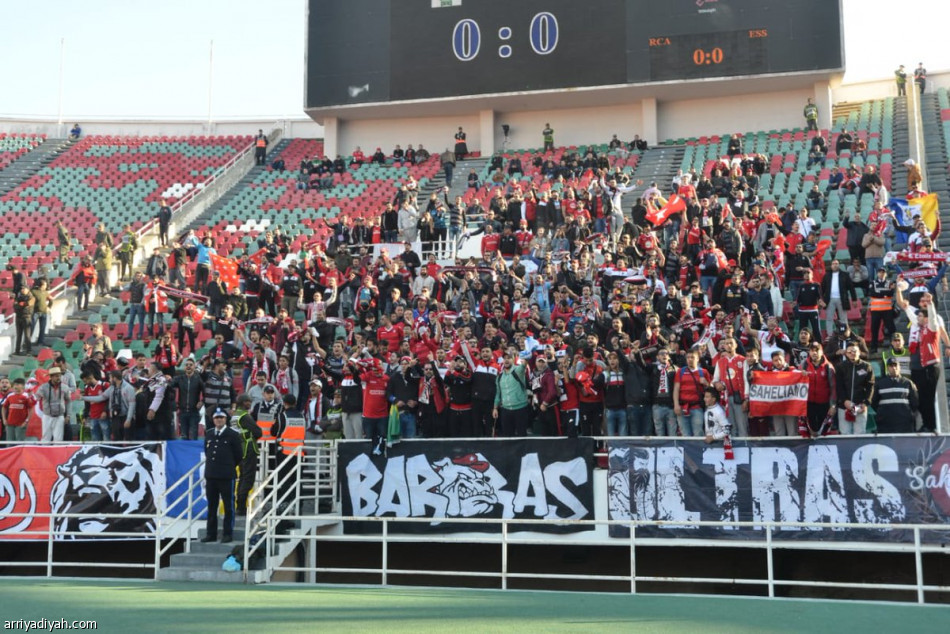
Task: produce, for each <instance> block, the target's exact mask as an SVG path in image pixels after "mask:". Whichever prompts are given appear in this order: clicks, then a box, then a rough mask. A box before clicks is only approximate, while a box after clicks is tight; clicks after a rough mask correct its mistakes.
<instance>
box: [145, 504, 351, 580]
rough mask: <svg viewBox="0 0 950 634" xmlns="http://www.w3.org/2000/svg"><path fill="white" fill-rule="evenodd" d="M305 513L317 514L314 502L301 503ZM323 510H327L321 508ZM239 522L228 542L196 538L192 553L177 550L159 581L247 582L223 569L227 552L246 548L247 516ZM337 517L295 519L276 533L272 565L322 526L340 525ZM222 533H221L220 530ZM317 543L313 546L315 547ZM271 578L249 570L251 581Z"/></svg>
mask: <svg viewBox="0 0 950 634" xmlns="http://www.w3.org/2000/svg"><path fill="white" fill-rule="evenodd" d="M301 507H302V508H301V514H302V515H315V514H316V510H315V509H314V507H313V503H312V502H307V501H302V502H301ZM321 512H327V511H326V510H322V509H321ZM236 519H237V522H236V525H235V527H234V531H233V533H232V535H233V537H234V540H233V541H232V542H231V543H229V544H222V543H220V542H209V543H207V544H203V543H201V542H200V541H193V542H192V544H191V552H183V553H177V554H174V555H172V556H171V558H170V559H169V565H168V566H167V567H165V568H162V569H161V570H159V572H158V579H159V580H160V581H200V582H208V581H212V582H220V583H244V575H243V574H242V573H240V572H224V571H223V570H221V564H223V563H224V560H225V559H227V557H228V555H230V554H231V551H232V550H233V549H234V547H235V546H240V547H241V548H242V549H243V545H244V536H245V534H246V531H245V526H244V518H243V517H239V518H236ZM338 523H339V522H338V520H336V519H335V518H329V519H320V520H318V519H316V518H314V519H308V520H301V521H297V522H292V523H291V524H292V527H291V528H290V529H289V530H288V531H287V532H280V533H277V534H275V538H276V539H275V540H274V549H275V552H274V553H273V554H272V555H271V557H270V566H269V567H270V568H274V567H276V566H279V565H281V564H282V563H283V562H284V561H285V560H286V559H287V557H289V556H291V555H292V554H293V552H294V550H295V549H296V548H297V546H298V545H299V544H300V543H301V541H302V538H303V537H304V536H305V535H308V534H311V533H313V532H315V531H319V530H321V529H327V528H328V527H332V526H335V525H336V524H338ZM205 534H206V533H205V529H204V528H201V529H200V530H199V531H198V537H197V539H198V540H200V539H202V538H203V537H204V536H205ZM219 535H220V533H219ZM314 544H315V542H314V543H311V544H310V546H311V547H313V545H314ZM268 581H270V576H269V575H268V573H267V571H265V570H251V571H249V572H248V582H249V583H266V582H268Z"/></svg>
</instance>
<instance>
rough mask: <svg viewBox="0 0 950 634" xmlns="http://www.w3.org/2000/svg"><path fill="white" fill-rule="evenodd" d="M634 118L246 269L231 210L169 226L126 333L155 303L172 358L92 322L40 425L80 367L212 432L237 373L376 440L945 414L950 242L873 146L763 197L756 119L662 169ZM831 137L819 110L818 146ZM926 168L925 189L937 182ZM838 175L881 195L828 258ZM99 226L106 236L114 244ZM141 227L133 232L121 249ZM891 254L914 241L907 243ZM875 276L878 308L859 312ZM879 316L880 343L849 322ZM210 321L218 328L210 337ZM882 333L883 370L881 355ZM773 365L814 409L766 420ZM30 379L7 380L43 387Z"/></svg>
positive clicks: (96, 434) (95, 379)
mask: <svg viewBox="0 0 950 634" xmlns="http://www.w3.org/2000/svg"><path fill="white" fill-rule="evenodd" d="M848 137H851V135H850V134H848V132H847V131H845V132H843V133H841V134H839V135H838V136H837V139H836V145H837V149H838V152H839V155H840V154H841V153H843V152H844V151H845V150H851V152H852V154H851V155H852V156H854V155H855V154H856V153H857V154H859V153H860V152H861V150H860V149H859V148H856V147H854V145H853V143H854V139H853V137H851V139H850V141H849V139H848ZM615 141H616V139H613V140H612V141H611V146H610V151H609V152H606V153H596V152H593V151H591V152H589V153H587V154H586V155H584V156H578V155H570V154H566V155H564V157H563V158H561V159H560V160H558V161H556V162H555V160H554V159H553V154H552V153H551V152H550V151H547V152H545V153H542V154H540V155H538V156H537V157H536V158H535V159H534V162H533V163H532V167H533V168H535V169H537V170H540V172H541V173H542V174H543V176H544V180H543V182H542V183H541V184H540V185H532V184H531V183H529V182H527V181H524V180H522V179H520V178H512V177H514V176H515V175H519V176H520V175H521V174H522V173H523V171H524V168H525V167H526V166H523V165H522V164H521V161H520V159H512V160H510V161H506V159H505V158H504V157H502V156H500V155H499V156H496V157H493V158H492V159H491V170H490V171H491V173H492V174H500V175H501V176H500V178H498V180H497V181H496V180H495V179H494V177H493V178H492V180H493V182H494V183H496V184H497V186H496V187H495V188H494V192H493V195H492V197H491V199H490V200H488V201H484V204H483V202H482V201H480V200H479V199H478V198H472V199H471V200H469V201H468V202H465V199H464V198H463V197H462V196H459V197H456V198H454V200H450V199H449V196H448V192H449V189H448V187H446V188H445V189H443V190H442V191H440V192H437V193H434V194H432V196H431V198H430V199H428V200H420V199H419V196H418V185H417V184H416V183H415V182H414V181H412V180H411V179H410V180H409V181H407V182H406V183H405V184H403V185H401V186H400V187H399V188H398V189H397V191H396V192H395V193H394V196H393V199H392V201H391V202H390V203H388V204H386V205H385V207H384V208H382V209H378V210H376V211H378V213H377V214H372V216H373V217H372V220H371V221H369V222H365V221H364V220H363V219H362V218H356V219H355V220H352V219H350V218H348V217H343V216H339V217H337V218H336V219H334V221H333V222H332V223H330V224H329V228H330V235H329V238H328V239H327V240H326V241H315V242H313V243H311V244H310V245H309V246H308V247H307V248H305V249H303V250H301V251H300V252H294V249H293V248H292V245H293V244H294V242H295V238H296V237H297V236H294V235H288V234H287V233H282V232H280V231H279V230H273V231H266V232H265V233H262V234H261V235H260V237H259V239H258V242H257V247H258V250H257V251H256V252H254V253H248V254H245V255H243V256H242V257H241V258H239V259H238V260H237V266H236V275H232V274H231V273H229V271H228V270H226V269H223V268H222V266H221V265H220V263H219V262H220V261H216V257H218V256H225V257H226V256H228V255H229V254H227V253H221V252H217V251H216V247H215V244H216V241H217V240H216V238H217V236H215V235H214V234H213V233H207V234H202V235H196V234H195V232H193V231H192V232H188V233H187V234H185V235H184V236H181V237H179V238H178V239H171V240H170V241H169V246H168V247H167V248H165V249H161V248H156V249H155V251H154V253H153V255H152V257H151V258H150V259H149V260H148V261H147V262H146V263H145V266H144V269H143V270H139V271H137V272H135V273H134V275H132V273H131V267H125V268H127V269H129V270H127V271H123V276H125V275H132V278H131V280H130V281H128V284H127V285H126V286H125V287H124V289H123V290H124V291H126V292H127V293H128V295H127V297H128V306H129V313H128V315H129V317H128V320H129V322H128V330H127V337H128V338H129V339H131V338H133V337H134V336H135V334H136V333H135V329H134V325H135V322H136V321H137V322H138V333H137V334H138V338H140V339H142V338H145V339H149V340H150V341H151V342H152V343H153V344H154V347H153V348H152V353H151V355H147V354H145V353H138V354H136V355H134V356H133V358H131V359H116V358H115V355H114V353H113V342H111V341H110V340H109V338H108V337H107V336H105V335H104V334H103V332H102V329H101V326H96V327H94V328H93V331H92V335H91V336H90V337H88V338H87V339H86V341H85V349H86V352H87V358H86V359H85V361H84V362H83V363H82V364H81V365H80V367H79V368H76V369H75V370H70V369H69V368H67V367H66V364H65V361H64V360H63V359H58V360H57V361H56V364H55V366H56V367H57V368H60V372H59V373H57V376H60V377H62V378H60V379H59V380H60V381H62V382H63V383H66V384H67V388H66V389H62V390H59V391H57V392H56V394H55V395H52V396H50V395H49V393H50V392H51V390H50V389H47V390H46V393H45V394H46V397H45V398H44V397H43V396H42V395H37V398H39V400H40V401H41V402H40V407H41V410H42V411H43V413H44V416H43V428H44V432H43V435H44V439H60V438H62V434H63V424H64V422H65V421H64V420H63V419H64V418H65V416H64V415H63V414H62V412H63V411H65V410H66V409H67V408H66V407H65V406H60V405H62V404H60V403H54V402H53V401H55V399H57V398H63V399H64V401H63V404H66V403H68V399H69V398H70V393H72V390H71V389H69V387H70V386H72V387H74V388H76V389H78V390H79V392H80V394H81V396H80V398H82V399H83V401H85V402H86V403H87V407H86V420H87V421H88V423H87V426H88V427H89V429H90V430H91V433H92V437H93V438H95V439H108V438H110V437H112V438H115V439H128V440H139V439H173V438H177V437H181V438H196V437H198V435H199V422H200V421H201V420H202V416H201V412H202V411H204V412H205V417H206V418H210V414H211V413H213V412H216V411H218V410H221V411H223V412H231V411H234V410H235V408H236V406H237V405H238V395H239V394H240V393H243V394H244V395H246V397H242V398H241V401H240V409H241V412H242V416H243V414H249V416H250V419H253V420H257V419H259V418H260V416H261V411H262V408H263V411H264V412H265V414H267V413H272V411H273V410H272V408H273V407H275V403H276V404H277V405H276V407H278V408H280V409H281V410H283V409H286V410H287V412H288V413H292V414H294V415H300V416H302V417H303V418H304V420H305V425H306V429H307V430H308V432H309V433H310V434H312V435H317V436H319V435H323V434H325V433H328V432H334V433H337V434H341V435H342V436H343V437H345V438H348V439H350V438H367V439H372V440H373V441H374V442H375V443H376V445H377V448H378V449H380V450H381V449H382V447H383V445H384V441H385V440H386V438H387V437H390V438H391V437H392V436H394V435H398V436H399V437H401V438H413V437H493V436H502V437H508V436H524V435H526V434H527V433H529V432H530V433H534V434H539V435H546V436H578V435H585V436H587V435H590V436H601V435H605V434H609V435H621V436H622V435H661V436H673V435H682V436H706V437H707V440H712V439H719V438H721V437H722V436H723V434H724V432H723V431H722V428H723V424H724V423H723V417H722V413H723V412H725V413H727V414H728V416H727V422H728V424H729V426H731V434H732V435H735V436H766V435H770V434H771V435H775V436H789V435H796V434H802V435H804V436H806V437H807V436H815V435H819V434H825V433H835V432H838V433H843V434H850V433H864V432H865V430H866V427H865V425H866V423H867V418H868V408H869V407H873V408H874V409H875V410H876V411H877V413H878V416H877V430H878V431H879V432H913V431H915V430H916V424H915V423H916V418H915V416H916V414H917V412H918V410H919V413H920V416H921V426H922V429H924V430H928V431H933V430H934V429H935V427H936V414H935V411H934V400H935V389H936V382H937V378H938V374H939V371H940V370H939V368H940V365H941V364H940V357H941V353H940V349H941V346H942V345H947V344H950V338H948V336H947V332H946V330H945V328H944V325H943V322H942V320H941V319H940V317H939V316H938V315H937V314H936V312H935V310H934V308H933V306H934V294H935V289H936V288H937V286H938V285H939V284H940V283H941V280H942V278H943V274H944V272H945V269H946V264H945V262H944V260H943V257H942V254H938V253H937V251H936V250H935V248H934V240H935V238H936V233H935V232H934V231H931V230H929V229H928V228H927V227H926V225H925V224H924V223H923V222H922V221H921V220H920V219H919V218H918V219H915V220H914V224H913V225H911V226H903V225H900V224H899V223H898V222H896V220H895V218H894V215H893V214H892V213H891V212H889V210H888V206H887V204H888V192H887V189H886V188H885V187H884V185H883V183H882V182H881V179H880V177H879V176H878V175H877V174H876V173H875V172H874V170H873V167H867V168H865V169H863V170H859V169H857V168H849V169H847V170H844V171H839V170H838V169H837V168H835V169H833V170H832V172H833V176H832V178H831V180H830V183H829V186H828V188H827V190H825V191H820V190H817V189H815V190H813V191H812V192H811V193H809V195H808V205H807V206H806V207H803V208H801V209H796V208H794V207H793V206H791V205H789V206H788V207H786V208H784V209H781V208H776V207H775V206H774V205H772V204H771V201H768V200H763V199H762V198H761V197H760V191H759V180H760V178H761V176H762V175H763V174H764V173H765V171H766V170H767V169H768V165H769V160H768V157H765V156H761V155H750V154H746V153H745V152H744V151H743V149H742V141H741V138H740V137H739V136H738V135H735V136H733V137H732V139H731V140H730V143H729V150H728V153H727V155H726V156H723V157H722V158H721V159H720V160H719V161H717V162H716V163H715V165H713V166H712V167H711V169H710V170H708V173H701V174H697V173H695V172H689V173H682V172H681V173H680V174H678V175H677V176H676V178H675V179H674V181H673V182H672V183H664V184H658V183H650V184H649V185H646V184H645V183H642V182H640V181H631V179H630V176H629V175H628V174H626V173H624V172H623V170H621V169H619V168H618V167H615V166H614V159H615V158H616V157H618V156H620V155H621V154H623V153H625V152H627V151H628V149H627V147H625V146H624V144H622V143H620V142H619V141H617V142H616V143H615ZM848 143H851V144H852V145H850V146H849V145H848ZM828 144H829V143H828V141H827V140H826V139H824V138H823V137H822V136H821V134H820V133H819V132H817V131H816V132H813V133H810V147H811V150H810V156H809V159H810V160H811V159H812V158H814V164H816V165H819V166H820V165H823V163H824V154H825V153H826V151H827V147H828ZM644 147H645V143H644ZM422 152H424V150H423V148H422V147H421V146H419V147H418V148H416V149H414V148H413V147H412V146H409V147H407V149H406V150H405V151H403V150H402V149H401V148H399V147H398V146H397V148H396V149H395V150H394V152H393V156H394V157H395V158H396V159H397V160H398V161H407V162H414V161H418V160H420V156H421V154H422ZM397 153H398V156H397ZM377 155H382V153H381V151H380V150H377V152H376V153H375V154H374V155H373V156H372V157H370V158H369V159H367V158H366V157H365V156H364V155H363V154H362V152H360V151H359V150H357V152H355V153H354V155H353V156H352V157H350V160H349V161H345V160H343V159H342V158H340V157H337V159H336V160H334V161H330V160H329V159H323V160H316V161H311V160H305V161H304V162H302V163H301V165H300V166H299V173H300V183H301V184H302V185H303V186H305V187H323V186H324V185H323V184H322V183H321V179H324V178H326V177H328V176H329V177H330V179H331V180H330V181H328V182H332V174H333V173H334V172H339V171H340V170H346V169H352V168H353V167H356V166H358V165H360V164H362V162H364V161H367V160H369V161H374V162H376V161H377V160H378V158H377ZM383 159H386V157H383ZM478 181H479V179H478V175H477V174H476V175H475V178H474V179H472V177H471V176H469V184H472V185H473V187H476V188H477V187H480V186H482V185H483V184H482V183H480V182H478ZM314 183H316V184H314ZM661 186H662V189H661ZM908 188H909V189H912V190H915V191H917V192H918V193H919V182H917V183H908ZM831 195H836V196H843V197H847V196H855V197H858V198H863V197H866V196H869V197H872V198H873V200H874V203H873V210H872V211H871V213H870V215H869V216H868V217H862V214H860V213H859V212H855V213H854V215H853V216H852V217H850V218H847V219H846V220H845V221H844V230H845V231H846V233H847V247H848V250H849V252H850V256H851V257H850V260H849V261H839V260H837V259H832V260H831V261H830V263H829V264H828V265H827V267H826V259H825V255H824V254H825V252H826V251H827V249H828V248H829V246H830V241H829V240H827V239H825V238H822V236H821V234H820V230H819V229H818V224H816V221H815V219H814V217H813V215H817V216H820V215H821V214H822V213H823V209H824V201H825V200H826V198H827V196H831ZM625 196H628V197H629V199H635V204H634V205H633V206H632V209H630V210H625V209H624V198H625ZM664 196H667V197H668V200H667V199H665V198H664ZM677 204H678V205H679V206H677ZM472 222H477V224H478V227H477V229H468V225H469V223H472ZM937 231H939V229H938V230H937ZM101 233H102V235H100V236H97V238H96V242H97V245H96V247H97V248H98V247H102V246H103V244H104V243H105V244H107V246H106V247H103V249H102V250H103V254H102V257H103V258H105V257H106V254H111V251H112V249H113V248H114V246H115V245H113V244H112V236H109V235H108V234H107V233H103V232H101ZM447 235H448V236H450V237H451V238H453V239H466V238H467V239H471V240H475V239H477V240H480V245H481V249H480V257H479V258H471V259H467V260H464V261H463V260H457V261H455V262H454V263H452V264H451V265H446V264H445V263H444V262H443V263H439V262H438V261H436V259H435V256H430V257H428V258H426V259H425V260H426V261H423V260H424V259H423V258H422V257H421V256H420V254H419V253H417V252H416V251H415V250H414V248H413V245H414V244H416V240H417V238H421V240H422V241H423V242H426V241H433V240H440V239H444V238H445V237H446V236H447ZM129 240H130V238H128V236H127V235H123V236H120V239H119V241H118V242H119V243H120V247H121V245H124V244H127V243H128V242H129ZM380 243H402V244H401V246H400V247H399V249H395V250H393V251H390V250H387V248H380V247H379V246H375V245H378V244H380ZM390 248H391V247H390ZM133 249H134V247H133ZM887 252H899V253H900V254H901V255H900V256H898V258H897V259H894V258H893V256H892V257H891V258H889V259H888V260H887V261H885V253H887ZM120 254H121V252H120ZM905 256H906V257H905ZM216 262H217V263H216ZM99 264H103V267H104V270H105V271H106V272H107V270H108V268H111V263H109V264H108V266H106V264H105V263H103V262H101V261H100V260H99V259H98V258H97V259H96V260H95V261H93V260H91V259H90V260H87V261H84V263H83V264H82V265H81V267H80V270H79V271H77V277H78V278H79V279H80V280H81V281H82V284H83V285H84V286H91V285H95V284H96V283H97V280H96V270H97V269H99ZM913 267H916V268H913ZM904 274H905V275H906V277H907V279H904V277H903V276H902V275H904ZM90 278H91V279H90ZM82 288H83V286H80V289H82ZM106 290H108V289H106ZM858 290H861V291H862V293H863V295H864V297H865V299H866V303H867V306H868V310H867V314H866V315H856V314H854V313H855V309H856V306H857V304H858V301H859V297H858V294H857V291H858ZM82 294H83V291H82V290H80V295H82ZM786 300H787V301H786ZM27 301H28V300H27ZM87 301H88V300H87ZM34 304H35V302H34ZM18 310H19V308H18ZM822 310H825V311H826V318H825V321H824V323H822V321H821V320H820V311H822ZM21 316H22V318H23V319H24V320H25V319H27V312H25V310H24V313H23V314H22V315H21V314H20V313H19V312H18V319H20V318H21ZM29 316H30V318H31V319H32V314H30V315H29ZM166 317H167V319H168V321H166ZM146 318H147V319H146ZM862 318H864V319H866V320H867V322H868V324H869V332H870V340H869V341H866V340H865V338H863V337H862V336H860V335H859V334H858V333H856V332H854V331H853V330H852V328H851V322H852V321H855V320H860V319H862ZM905 318H906V320H907V322H909V327H908V324H905V323H904V321H905ZM146 321H147V322H148V324H147V327H146ZM795 321H797V322H798V325H799V328H798V331H797V334H796V333H795V328H794V326H795ZM24 323H25V322H24ZM202 329H208V330H210V331H211V332H212V333H213V340H214V342H213V345H212V347H211V348H210V350H209V351H208V352H207V354H201V355H199V354H198V350H196V333H199V332H200V331H201V330H202ZM881 330H883V339H882V338H881V335H880V332H881ZM903 333H907V336H906V337H905V336H904V334H903ZM868 344H870V345H868ZM882 345H883V346H885V349H884V350H883V353H882V357H881V359H882V362H883V368H882V371H880V372H879V373H878V374H879V376H875V372H874V370H873V369H872V366H871V365H870V364H869V363H868V360H869V356H870V355H876V354H878V352H879V350H880V347H881V346H882ZM946 349H947V350H950V348H946ZM771 370H778V371H784V370H792V371H798V372H803V373H805V374H807V376H808V382H809V396H808V401H809V403H808V405H809V407H808V416H807V417H803V418H802V419H800V420H799V419H796V418H794V417H790V416H773V417H771V420H768V419H762V418H750V416H749V393H750V386H751V385H752V384H754V381H755V375H754V374H753V373H754V372H756V371H771ZM74 374H75V376H74ZM77 377H78V379H77ZM8 383H9V382H6V383H4V382H0V395H4V396H6V395H14V394H16V395H19V394H21V393H23V390H24V384H23V383H15V384H13V385H9V384H8ZM29 398H32V397H30V396H29V394H27V395H26V396H23V397H20V396H17V397H16V398H13V397H12V396H10V397H8V398H7V399H6V401H5V402H4V405H3V408H2V412H3V417H4V422H5V424H6V428H7V438H8V439H17V438H20V437H21V435H18V434H19V433H20V432H18V431H17V428H18V426H19V425H20V424H22V423H18V422H17V421H18V420H20V419H19V418H18V414H17V412H19V408H20V405H18V403H21V402H23V401H29ZM716 407H721V409H716ZM884 414H886V415H884ZM57 417H58V418H57ZM396 419H398V424H394V421H396ZM176 421H177V424H176ZM11 430H12V431H11Z"/></svg>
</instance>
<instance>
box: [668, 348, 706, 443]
mask: <svg viewBox="0 0 950 634" xmlns="http://www.w3.org/2000/svg"><path fill="white" fill-rule="evenodd" d="M709 379H710V377H709V373H708V372H706V370H704V369H702V368H701V367H699V351H698V350H697V349H696V348H693V349H691V350H690V351H689V352H687V353H686V366H685V367H682V368H680V369H679V370H677V372H676V378H675V379H673V413H675V414H676V415H677V416H678V417H679V421H680V432H681V433H682V434H683V435H684V436H703V435H705V430H704V429H703V390H705V389H706V388H707V387H709V383H710V382H709Z"/></svg>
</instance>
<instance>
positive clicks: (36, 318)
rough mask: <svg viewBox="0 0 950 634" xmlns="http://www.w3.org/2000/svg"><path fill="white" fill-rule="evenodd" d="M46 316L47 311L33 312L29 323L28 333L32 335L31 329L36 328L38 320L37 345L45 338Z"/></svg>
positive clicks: (47, 314) (41, 343)
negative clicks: (38, 334) (38, 333)
mask: <svg viewBox="0 0 950 634" xmlns="http://www.w3.org/2000/svg"><path fill="white" fill-rule="evenodd" d="M48 317H49V313H33V322H32V323H31V324H30V335H31V336H32V335H33V331H34V330H35V329H36V323H37V322H39V324H40V336H39V338H38V339H37V340H36V343H37V345H40V346H42V345H43V342H44V341H45V340H46V320H47V318H48Z"/></svg>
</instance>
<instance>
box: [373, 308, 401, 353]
mask: <svg viewBox="0 0 950 634" xmlns="http://www.w3.org/2000/svg"><path fill="white" fill-rule="evenodd" d="M376 339H377V341H379V342H380V343H384V344H385V345H386V353H387V354H388V353H391V352H396V351H397V350H399V346H401V345H402V326H393V325H392V323H391V322H390V320H389V315H387V314H385V313H383V314H382V315H380V316H379V328H378V329H377V330H376Z"/></svg>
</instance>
